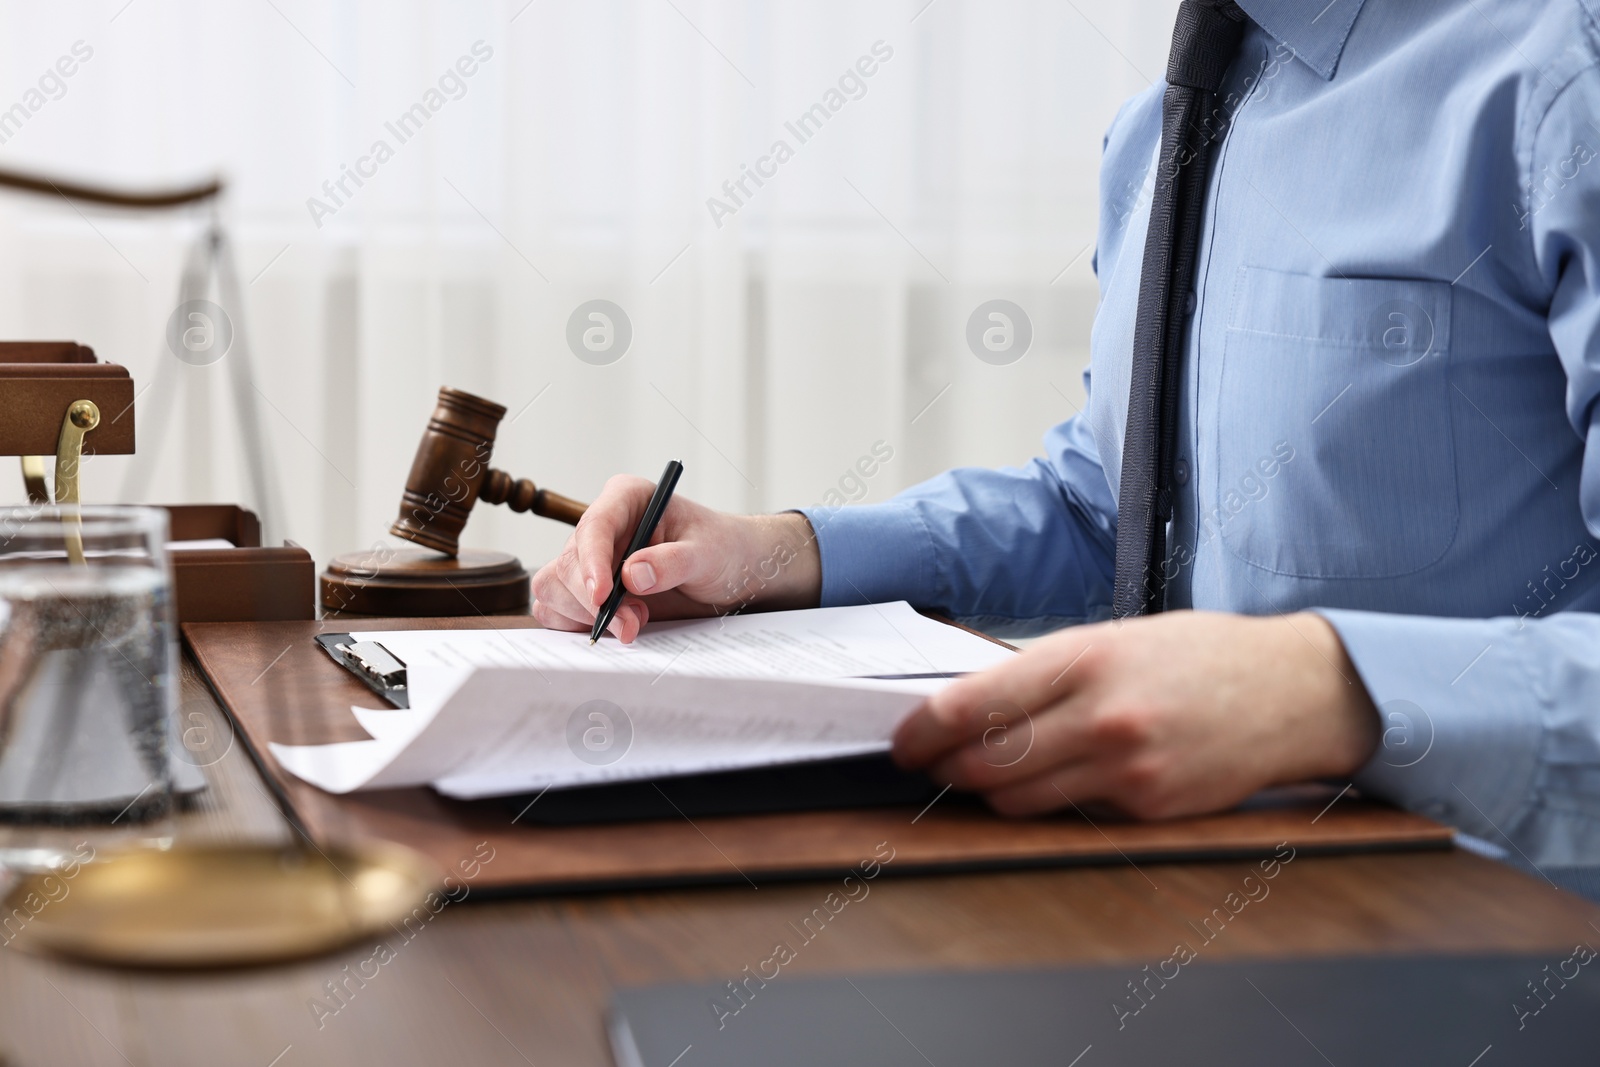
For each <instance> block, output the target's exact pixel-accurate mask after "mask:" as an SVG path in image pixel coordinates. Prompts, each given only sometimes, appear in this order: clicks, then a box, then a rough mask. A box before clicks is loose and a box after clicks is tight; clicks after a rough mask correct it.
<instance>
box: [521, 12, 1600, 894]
mask: <svg viewBox="0 0 1600 1067" xmlns="http://www.w3.org/2000/svg"><path fill="white" fill-rule="evenodd" d="M1239 4H1240V7H1242V8H1243V9H1244V12H1245V14H1246V15H1247V16H1248V17H1249V22H1248V24H1247V27H1246V31H1245V36H1244V40H1243V45H1242V50H1241V52H1240V54H1239V56H1238V58H1237V59H1236V60H1235V61H1234V62H1233V64H1232V66H1231V67H1230V68H1229V72H1228V75H1227V80H1226V83H1225V86H1224V89H1223V91H1222V92H1221V93H1220V94H1219V99H1220V100H1221V106H1219V107H1218V109H1217V110H1216V112H1215V113H1214V114H1213V115H1212V116H1211V120H1210V122H1209V123H1208V124H1207V125H1208V132H1209V133H1211V134H1212V135H1213V136H1214V138H1215V141H1214V145H1213V148H1212V152H1213V157H1212V163H1211V168H1210V175H1209V194H1208V197H1207V201H1206V207H1205V217H1204V220H1203V224H1202V225H1203V228H1202V231H1201V240H1200V250H1199V253H1198V266H1197V270H1196V272H1195V276H1194V278H1193V282H1192V295H1191V297H1190V299H1189V301H1188V309H1187V310H1188V316H1189V321H1188V323H1187V327H1186V328H1187V337H1186V342H1185V351H1184V359H1183V363H1182V368H1183V371H1182V378H1181V380H1180V395H1179V403H1178V416H1179V417H1178V424H1177V426H1178V428H1177V441H1178V445H1177V452H1176V458H1175V463H1174V465H1173V480H1174V482H1175V483H1176V485H1177V488H1178V493H1177V499H1176V501H1175V504H1174V516H1173V519H1172V523H1171V526H1170V528H1169V531H1168V534H1167V545H1168V553H1167V555H1168V562H1167V567H1166V571H1165V577H1166V579H1167V583H1166V584H1167V603H1168V606H1169V607H1170V608H1174V609H1183V608H1192V609H1195V610H1193V611H1185V610H1172V611H1168V612H1166V613H1163V614H1158V615H1155V616H1150V617H1146V618H1138V619H1130V620H1126V621H1119V622H1107V621H1104V620H1107V619H1108V618H1109V614H1110V607H1111V602H1112V575H1113V547H1114V544H1115V538H1116V523H1117V500H1116V496H1117V491H1118V486H1119V475H1120V470H1121V456H1122V449H1123V439H1124V423H1125V419H1126V415H1127V410H1128V407H1127V405H1128V395H1129V377H1130V367H1131V353H1132V346H1133V334H1134V318H1135V305H1136V303H1137V300H1138V294H1139V287H1140V270H1141V256H1142V250H1143V248H1144V241H1145V232H1146V228H1147V225H1148V222H1149V214H1150V198H1151V190H1152V188H1153V182H1154V180H1155V174H1154V171H1155V166H1154V164H1155V159H1156V153H1157V147H1158V143H1159V139H1160V134H1161V102H1162V91H1163V88H1164V86H1163V85H1162V84H1159V83H1158V84H1156V85H1153V86H1151V88H1150V89H1149V90H1147V91H1146V92H1144V93H1141V94H1140V95H1138V96H1136V97H1134V98H1133V99H1132V100H1130V101H1129V102H1128V103H1127V104H1126V105H1124V106H1123V108H1122V110H1121V112H1120V113H1119V114H1118V115H1117V117H1116V119H1115V121H1114V122H1113V123H1112V126H1111V129H1110V130H1109V132H1108V134H1107V136H1106V143H1105V157H1104V163H1103V166H1102V173H1101V213H1100V229H1099V234H1098V249H1097V263H1096V269H1097V274H1098V277H1099V281H1100V290H1101V293H1100V295H1101V300H1100V306H1099V309H1098V312H1097V314H1096V317H1095V323H1094V330H1093V335H1092V341H1091V350H1092V355H1091V362H1090V370H1089V372H1088V374H1087V375H1086V378H1085V381H1086V384H1088V383H1090V382H1092V388H1091V389H1090V392H1089V403H1088V406H1087V407H1086V409H1085V410H1084V411H1083V412H1081V413H1079V414H1077V415H1076V416H1075V417H1073V418H1071V419H1069V420H1067V421H1066V422H1064V423H1062V424H1061V425H1059V426H1057V427H1055V428H1054V429H1052V430H1051V431H1050V432H1049V433H1048V434H1047V435H1046V437H1045V446H1046V448H1045V455H1044V457H1043V458H1041V459H1036V460H1034V461H1032V462H1031V463H1029V464H1028V465H1027V466H1025V467H1022V468H1020V469H1004V470H976V469H962V470H955V471H950V472H948V473H946V474H943V475H940V476H939V477H937V478H934V479H932V480H931V481H928V482H925V483H923V484H922V485H919V486H915V487H913V488H911V489H909V490H907V491H906V492H904V493H902V494H900V495H899V496H898V497H896V498H894V499H893V500H890V501H888V502H886V503H883V504H878V505H870V506H861V507H851V508H839V509H828V508H820V509H819V508H813V509H808V510H806V511H803V512H800V513H788V514H783V515H775V516H749V517H739V516H730V515H724V514H720V513H717V512H713V511H711V510H709V509H706V508H703V507H701V506H699V505H696V504H694V503H693V502H692V501H689V500H685V499H682V498H679V499H676V500H674V502H673V505H672V507H671V508H670V509H669V510H668V512H667V514H666V518H665V521H664V522H663V525H662V528H661V529H662V537H663V538H664V539H663V540H662V542H661V543H659V544H657V545H655V546H653V547H651V548H648V549H646V550H644V551H642V552H640V553H639V554H638V555H636V556H635V557H634V558H633V560H632V561H631V562H630V563H629V564H628V566H627V568H626V570H625V575H624V584H625V585H627V587H628V589H629V590H630V592H632V593H634V594H636V595H635V596H632V597H629V598H628V599H627V600H625V601H624V606H623V608H622V611H621V612H620V613H619V614H618V616H617V620H616V622H615V623H614V628H615V630H616V632H617V634H618V636H619V637H621V638H622V639H623V640H631V639H632V638H633V637H634V636H635V635H636V634H637V633H638V630H639V627H640V626H641V625H643V623H644V622H645V620H646V619H647V618H649V617H652V616H653V617H657V618H661V617H668V616H681V615H691V614H707V613H710V612H713V611H725V610H729V609H730V608H733V607H738V606H743V605H748V606H753V607H799V606H806V605H815V604H818V603H821V604H849V603H862V602H872V601H884V600H895V599H906V600H910V601H911V602H912V603H914V604H917V605H919V606H924V607H928V608H934V609H937V610H941V611H944V612H947V613H949V614H951V615H954V616H956V617H957V618H960V619H962V620H964V621H967V622H969V623H971V624H973V625H976V626H978V627H981V628H983V629H986V630H989V631H992V632H999V633H1026V632H1040V631H1044V630H1049V629H1057V628H1061V627H1067V628H1066V629H1061V630H1060V632H1058V633H1055V634H1053V635H1051V636H1050V637H1048V638H1045V639H1044V640H1041V641H1040V642H1038V643H1037V644H1036V645H1034V646H1033V647H1032V648H1030V649H1029V650H1028V651H1027V652H1026V653H1025V654H1023V655H1021V656H1019V657H1018V658H1017V659H1016V660H1015V661H1014V662H1012V663H1009V664H1007V665H1006V666H1004V667H1002V668H999V669H997V670H994V671H991V672H989V673H987V674H984V675H981V676H977V677H973V678H968V679H964V680H962V681H961V682H958V683H956V684H953V685H952V686H950V687H949V688H948V689H947V690H945V691H944V692H943V693H941V694H940V695H939V696H937V697H935V698H933V699H932V700H930V701H929V702H928V704H927V705H926V706H925V707H923V708H922V709H920V710H919V711H918V712H917V713H916V714H915V715H914V716H913V717H912V718H911V719H910V720H908V721H907V723H906V724H905V725H904V726H903V727H902V729H901V731H900V733H899V735H898V736H897V738H896V754H897V756H898V757H899V758H900V759H901V760H902V761H903V762H905V763H907V764H908V765H914V766H926V767H928V768H930V770H931V771H932V772H933V773H934V774H935V775H937V776H940V777H942V778H943V779H945V780H947V781H951V782H954V783H955V784H956V785H957V786H959V787H962V788H968V789H973V790H977V791H980V792H982V793H983V794H984V795H985V796H987V798H988V799H989V800H990V802H991V803H992V804H993V805H994V806H995V807H996V808H997V809H999V810H1001V811H1003V812H1008V813H1016V814H1026V813H1033V812H1043V811H1048V810H1051V809H1055V808H1060V807H1065V806H1067V805H1068V804H1069V802H1070V803H1080V804H1081V803H1082V802H1084V801H1099V802H1105V803H1109V804H1111V805H1114V806H1117V807H1120V808H1122V809H1124V810H1126V811H1128V812H1130V813H1132V814H1134V815H1138V816H1145V817H1161V816H1170V815H1179V814H1185V813H1191V812H1199V811H1207V810H1214V809H1218V808H1223V807H1226V806H1229V805H1232V804H1234V803H1237V802H1238V801H1239V800H1241V799H1243V798H1244V797H1246V796H1248V795H1249V794H1250V793H1252V792H1254V791H1255V790H1257V789H1259V788H1261V787H1264V786H1267V785H1272V784H1276V783H1281V782H1290V781H1296V780H1304V779H1307V778H1324V777H1341V778H1342V777H1347V776H1348V777H1352V778H1353V780H1354V781H1355V783H1356V784H1357V785H1358V786H1359V787H1360V788H1361V789H1362V790H1364V791H1367V792H1369V793H1372V794H1375V795H1377V796H1382V797H1387V798H1389V799H1391V800H1393V801H1395V802H1397V803H1399V804H1402V805H1404V806H1406V807H1409V808H1413V809H1415V810H1419V811H1422V812H1424V813H1426V814H1429V815H1432V816H1434V817H1437V818H1440V819H1443V820H1446V821H1449V822H1451V823H1453V824H1454V825H1456V826H1458V827H1460V828H1462V829H1463V830H1464V831H1465V832H1467V833H1468V834H1470V835H1472V836H1473V837H1475V838H1480V839H1483V840H1485V841H1489V842H1493V843H1494V844H1496V845H1497V846H1499V847H1500V848H1501V849H1502V850H1503V851H1505V853H1506V854H1507V855H1508V856H1509V857H1510V858H1511V859H1512V860H1513V861H1515V862H1520V863H1522V864H1524V865H1527V866H1531V867H1536V868H1537V869H1539V870H1540V871H1541V872H1542V873H1544V874H1546V875H1547V876H1548V877H1551V878H1552V879H1555V880H1558V881H1561V882H1563V883H1564V884H1569V885H1574V886H1576V887H1578V888H1586V889H1589V890H1590V891H1591V892H1592V891H1593V890H1594V888H1595V887H1594V885H1592V884H1590V885H1586V884H1585V878H1586V877H1587V876H1586V875H1585V872H1584V868H1589V867H1597V868H1600V618H1597V617H1596V616H1595V615H1594V614H1592V612H1594V611H1595V610H1596V606H1597V604H1600V542H1597V540H1596V536H1597V532H1600V411H1597V410H1596V404H1595V400H1596V398H1597V396H1600V159H1597V155H1600V0H1438V2H1434V3H1428V4H1416V3H1406V2H1403V0H1365V2H1363V0H1333V2H1331V3H1327V4H1326V6H1324V5H1323V4H1322V3H1321V2H1317V3H1309V4H1308V3H1304V2H1303V0H1239ZM1591 443H1593V444H1596V445H1597V454H1596V455H1595V456H1589V455H1588V454H1587V449H1588V446H1589V445H1590V444H1591ZM1590 460H1594V461H1595V462H1590ZM649 492H650V485H649V484H648V483H646V482H643V481H641V480H639V479H628V478H619V479H614V480H613V481H612V482H611V483H609V484H608V486H607V488H606V491H605V492H604V494H602V496H601V497H600V499H599V500H597V501H596V502H595V504H594V506H593V507H592V508H591V509H590V512H589V514H588V515H587V516H586V517H585V520H584V522H583V523H582V524H580V526H579V528H578V530H577V532H576V533H575V534H574V535H573V538H572V540H571V542H570V543H569V544H568V546H567V548H566V550H565V551H564V552H563V553H562V555H561V556H560V557H559V558H558V559H557V560H555V561H554V562H552V563H551V564H550V565H548V566H547V567H545V568H544V569H543V570H541V571H540V572H539V574H538V575H537V577H536V578H535V581H534V590H535V594H536V597H537V604H536V608H535V613H536V614H537V615H538V617H539V618H540V619H541V621H543V622H544V623H545V624H546V625H550V626H558V627H563V628H570V629H583V628H586V627H587V626H588V625H589V624H590V620H592V619H593V617H594V614H595V606H596V605H598V604H600V603H601V602H602V601H603V600H604V598H605V596H606V594H607V593H608V592H609V589H610V585H611V578H610V575H611V570H612V566H613V556H614V553H615V552H617V551H619V550H620V546H622V545H623V544H625V542H626V539H627V537H628V536H629V534H630V533H631V531H632V529H633V526H634V523H635V522H636V521H637V518H638V515H639V513H640V512H641V510H642V508H643V504H644V501H645V500H646V499H647V498H648V496H649ZM752 576H755V577H754V580H752ZM1074 624H1085V625H1074ZM997 701H999V702H1002V703H1001V706H1005V707H1010V708H1013V709H1015V712H1016V713H1017V714H1019V715H1021V714H1025V715H1026V716H1027V719H1028V722H1029V725H1030V728H1031V731H1032V739H1033V740H1032V748H1031V750H1030V751H1029V753H1028V755H1027V757H1025V758H1024V759H1022V760H1020V761H1017V762H1015V763H1010V764H1007V765H1001V764H1004V763H1005V761H1002V760H996V759H993V758H991V754H990V753H989V752H987V751H986V750H985V748H984V745H983V738H984V735H985V731H987V730H989V729H991V728H992V727H993V726H994V725H995V723H994V721H993V719H992V715H993V710H994V708H995V707H996V702H997Z"/></svg>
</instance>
